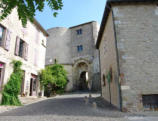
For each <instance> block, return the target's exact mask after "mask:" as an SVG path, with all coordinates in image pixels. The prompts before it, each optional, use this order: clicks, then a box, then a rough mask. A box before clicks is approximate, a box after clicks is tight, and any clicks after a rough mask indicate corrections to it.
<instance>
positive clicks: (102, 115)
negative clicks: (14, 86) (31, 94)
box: [0, 94, 158, 121]
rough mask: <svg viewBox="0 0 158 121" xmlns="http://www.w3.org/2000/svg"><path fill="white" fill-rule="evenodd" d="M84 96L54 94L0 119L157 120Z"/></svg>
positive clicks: (6, 120) (35, 120)
mask: <svg viewBox="0 0 158 121" xmlns="http://www.w3.org/2000/svg"><path fill="white" fill-rule="evenodd" d="M85 96H88V95H85V94H71V95H64V96H57V97H54V98H50V99H47V100H44V101H41V102H38V103H34V104H31V105H26V106H24V107H21V108H17V109H14V110H12V111H9V112H5V113H2V114H0V121H158V117H146V116H144V115H135V114H129V113H122V112H120V111H118V110H116V109H115V108H114V107H111V106H110V105H109V104H108V103H107V102H103V101H102V99H101V98H99V97H98V95H92V97H91V98H87V97H85Z"/></svg>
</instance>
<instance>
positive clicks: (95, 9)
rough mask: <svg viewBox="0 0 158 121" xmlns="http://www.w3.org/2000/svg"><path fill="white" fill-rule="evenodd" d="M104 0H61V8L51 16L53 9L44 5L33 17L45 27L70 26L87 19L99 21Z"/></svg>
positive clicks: (87, 20)
mask: <svg viewBox="0 0 158 121" xmlns="http://www.w3.org/2000/svg"><path fill="white" fill-rule="evenodd" d="M105 3H106V0H63V4H64V6H63V8H62V10H60V11H58V15H57V17H56V18H55V17H53V11H51V10H50V8H49V7H48V6H45V8H44V11H43V12H38V11H37V12H36V16H35V18H36V19H37V20H38V21H39V23H40V24H41V25H42V26H43V27H44V28H45V29H49V28H53V27H67V28H68V27H71V26H75V25H79V24H82V23H85V22H89V21H97V22H98V23H99V24H100V23H101V20H102V16H103V12H104V8H105Z"/></svg>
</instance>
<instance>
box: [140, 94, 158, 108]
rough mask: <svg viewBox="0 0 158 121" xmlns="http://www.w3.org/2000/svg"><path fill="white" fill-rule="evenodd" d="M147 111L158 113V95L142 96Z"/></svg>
mask: <svg viewBox="0 0 158 121" xmlns="http://www.w3.org/2000/svg"><path fill="white" fill-rule="evenodd" d="M142 101H143V106H144V108H145V109H149V110H155V111H158V94H151V95H142Z"/></svg>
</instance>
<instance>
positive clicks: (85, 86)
mask: <svg viewBox="0 0 158 121" xmlns="http://www.w3.org/2000/svg"><path fill="white" fill-rule="evenodd" d="M90 75H91V72H90V64H89V63H88V61H85V60H79V61H77V62H76V63H75V64H74V68H73V80H74V82H73V83H74V84H73V85H74V86H73V87H74V90H80V91H86V90H87V91H88V90H89V89H90V88H91V87H90V84H91V82H90V81H91V80H90V78H91V77H90Z"/></svg>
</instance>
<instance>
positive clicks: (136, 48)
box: [97, 0, 158, 112]
mask: <svg viewBox="0 0 158 121" xmlns="http://www.w3.org/2000/svg"><path fill="white" fill-rule="evenodd" d="M109 1H110V0H109ZM122 1H123V0H122ZM134 1H135V0H134ZM134 1H133V2H131V3H128V4H127V3H126V2H127V1H126V2H124V3H123V2H120V4H118V3H115V2H114V3H113V2H112V3H110V2H109V3H108V4H107V6H106V10H105V13H104V16H106V17H107V19H105V18H106V17H104V22H103V23H105V20H106V24H104V28H103V29H102V30H100V35H101V33H102V32H103V34H102V35H101V39H100V38H99V39H98V41H97V42H98V43H99V42H100V44H98V45H99V46H98V45H97V46H98V48H99V50H100V59H101V74H102V75H103V72H104V74H106V69H109V67H107V66H109V62H110V65H111V66H112V72H113V75H115V73H116V79H115V81H116V87H115V86H114V84H113V86H112V85H111V88H112V90H113V93H114V90H116V92H115V94H112V95H113V97H115V99H113V98H112V104H114V105H115V106H117V107H120V108H122V110H123V111H132V112H134V111H140V110H146V108H148V109H149V108H150V109H151V108H152V107H149V106H145V105H144V106H143V103H145V102H143V96H144V95H155V96H156V95H157V94H158V90H157V89H158V84H157V76H158V63H157V62H158V61H157V60H158V53H157V52H158V48H157V45H158V41H157V38H158V34H157V31H158V22H157V19H158V7H157V4H155V3H154V2H150V1H149V2H146V3H144V2H140V3H139V4H138V3H136V2H134ZM121 3H122V4H121ZM109 5H110V6H111V9H109V8H110V7H109ZM109 11H110V12H109ZM112 12H113V15H112ZM107 13H108V15H107ZM113 23H114V25H113ZM102 25H103V24H102ZM106 35H107V36H106ZM115 35H116V36H115ZM114 37H115V38H114ZM110 41H111V42H110ZM115 47H116V48H115ZM104 53H105V54H104ZM111 56H112V57H111ZM117 67H119V68H117ZM118 75H119V76H118ZM101 82H102V83H103V78H102V81H101ZM118 82H119V84H120V86H119V84H118V86H117V83H118ZM107 88H108V87H107ZM119 88H120V90H121V93H120V90H119ZM107 90H108V89H107ZM107 92H108V91H106V89H104V87H103V88H102V95H103V97H105V99H106V100H109V98H108V95H107V94H106V93H107ZM118 94H119V95H118ZM118 97H120V98H118ZM107 98H108V99H107ZM117 99H118V101H117V103H116V100H117ZM154 99H155V101H156V98H153V99H152V100H153V101H152V102H154ZM148 100H151V99H149V98H148ZM118 102H120V104H119V103H118ZM121 102H122V103H121ZM152 102H151V105H152V106H153V107H156V105H157V104H156V103H152ZM153 110H154V108H153Z"/></svg>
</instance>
